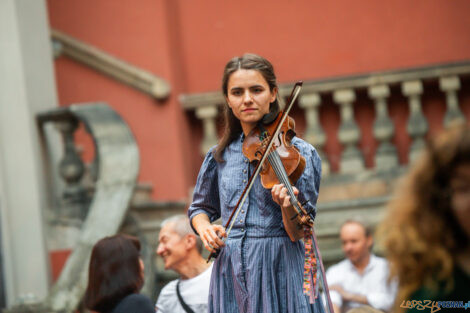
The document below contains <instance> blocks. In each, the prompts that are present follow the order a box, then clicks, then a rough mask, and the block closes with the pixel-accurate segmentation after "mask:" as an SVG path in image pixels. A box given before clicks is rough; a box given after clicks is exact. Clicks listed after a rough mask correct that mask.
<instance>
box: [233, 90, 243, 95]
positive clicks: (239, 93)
mask: <svg viewBox="0 0 470 313" xmlns="http://www.w3.org/2000/svg"><path fill="white" fill-rule="evenodd" d="M241 94H242V92H241V91H240V90H233V91H232V95H234V96H239V95H241Z"/></svg>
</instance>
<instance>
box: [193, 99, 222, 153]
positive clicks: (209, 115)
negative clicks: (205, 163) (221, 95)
mask: <svg viewBox="0 0 470 313" xmlns="http://www.w3.org/2000/svg"><path fill="white" fill-rule="evenodd" d="M196 117H197V118H198V119H200V120H202V127H203V131H204V134H203V138H202V143H201V154H202V155H205V154H206V153H207V152H208V151H209V149H210V148H211V147H212V146H214V145H216V144H217V130H216V127H215V118H216V117H217V107H216V106H205V107H200V108H197V109H196Z"/></svg>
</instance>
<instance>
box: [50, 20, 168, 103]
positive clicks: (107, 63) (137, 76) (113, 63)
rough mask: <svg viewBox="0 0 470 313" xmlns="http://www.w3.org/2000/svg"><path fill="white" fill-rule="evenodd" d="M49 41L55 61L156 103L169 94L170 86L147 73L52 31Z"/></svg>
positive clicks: (61, 33) (65, 35) (159, 78)
mask: <svg viewBox="0 0 470 313" xmlns="http://www.w3.org/2000/svg"><path fill="white" fill-rule="evenodd" d="M51 39H52V41H53V48H54V57H55V58H57V57H60V56H62V55H63V56H66V57H68V58H70V59H72V60H74V61H76V62H79V63H81V64H84V65H87V66H89V67H90V68H92V69H94V70H96V71H98V72H100V73H103V74H105V75H107V76H109V77H111V78H113V79H115V80H117V81H119V82H121V83H124V84H126V85H129V86H131V87H133V88H135V89H137V90H139V91H141V92H144V93H146V94H148V95H150V96H152V97H153V98H155V99H157V100H165V99H166V98H168V96H169V94H170V85H169V83H168V82H167V81H166V80H164V79H163V78H161V77H158V76H156V75H154V74H153V73H151V72H149V71H146V70H144V69H141V68H138V67H136V66H134V65H131V64H129V63H127V62H125V61H123V60H120V59H118V58H116V57H114V56H112V55H110V54H109V53H106V52H104V51H102V50H100V49H98V48H96V47H94V46H92V45H90V44H87V43H85V42H82V41H80V40H78V39H76V38H73V37H71V36H69V35H67V34H65V33H63V32H61V31H58V30H55V29H51Z"/></svg>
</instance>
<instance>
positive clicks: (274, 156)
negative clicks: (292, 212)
mask: <svg viewBox="0 0 470 313" xmlns="http://www.w3.org/2000/svg"><path fill="white" fill-rule="evenodd" d="M268 160H269V163H271V166H272V167H273V169H274V172H275V173H276V176H277V178H278V179H279V181H280V182H281V183H282V184H284V186H285V187H286V188H287V192H288V194H289V196H290V201H291V204H292V205H293V206H294V207H295V208H296V209H297V211H298V212H301V210H300V208H299V207H298V203H297V197H296V196H295V194H294V190H293V189H292V185H291V184H290V181H289V177H288V176H287V173H286V171H285V169H284V165H282V161H281V157H280V156H279V153H277V151H276V150H274V151H273V152H271V153H269V154H268Z"/></svg>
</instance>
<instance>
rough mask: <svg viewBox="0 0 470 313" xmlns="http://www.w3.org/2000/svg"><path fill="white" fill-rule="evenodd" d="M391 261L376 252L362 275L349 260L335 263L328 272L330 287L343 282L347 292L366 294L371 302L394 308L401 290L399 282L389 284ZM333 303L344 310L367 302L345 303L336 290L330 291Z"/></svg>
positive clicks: (373, 304)
mask: <svg viewBox="0 0 470 313" xmlns="http://www.w3.org/2000/svg"><path fill="white" fill-rule="evenodd" d="M388 274H389V269H388V263H387V261H386V260H385V259H384V258H380V257H377V256H375V255H373V254H371V256H370V260H369V264H367V266H366V268H365V269H364V272H363V273H362V274H359V272H358V271H357V269H356V268H355V267H354V265H353V264H352V263H351V261H349V260H348V259H345V260H343V261H341V262H339V263H338V264H335V265H333V266H331V267H330V268H329V269H328V270H327V271H326V279H327V283H328V286H333V285H339V286H341V287H342V288H343V289H344V290H345V291H347V292H350V293H354V294H359V295H362V296H366V298H367V301H368V302H369V305H370V306H372V307H373V308H376V309H378V310H383V311H389V310H390V309H391V308H392V305H393V302H394V301H395V296H396V293H397V282H396V281H392V282H391V283H390V284H389V283H388ZM330 297H331V302H333V303H334V304H336V305H337V306H339V307H340V308H341V311H342V312H346V311H347V310H349V309H351V308H355V307H359V306H361V305H363V304H361V303H357V302H348V303H344V306H343V300H342V298H341V295H340V294H339V293H338V292H337V291H334V290H331V291H330Z"/></svg>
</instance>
